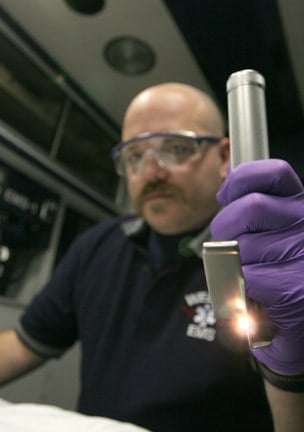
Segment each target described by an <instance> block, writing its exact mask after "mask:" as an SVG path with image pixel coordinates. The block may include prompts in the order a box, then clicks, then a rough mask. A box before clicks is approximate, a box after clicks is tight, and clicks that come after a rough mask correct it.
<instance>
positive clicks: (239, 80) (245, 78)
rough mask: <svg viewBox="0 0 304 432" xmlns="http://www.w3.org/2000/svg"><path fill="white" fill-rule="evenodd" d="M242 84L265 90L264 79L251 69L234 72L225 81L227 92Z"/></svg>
mask: <svg viewBox="0 0 304 432" xmlns="http://www.w3.org/2000/svg"><path fill="white" fill-rule="evenodd" d="M244 84H252V85H257V86H259V87H262V88H265V79H264V77H263V75H261V74H260V73H259V72H257V71H255V70H253V69H244V70H241V71H238V72H234V73H233V74H231V75H230V77H229V78H228V80H227V83H226V89H227V92H229V91H230V90H232V89H233V88H235V87H239V86H241V85H244Z"/></svg>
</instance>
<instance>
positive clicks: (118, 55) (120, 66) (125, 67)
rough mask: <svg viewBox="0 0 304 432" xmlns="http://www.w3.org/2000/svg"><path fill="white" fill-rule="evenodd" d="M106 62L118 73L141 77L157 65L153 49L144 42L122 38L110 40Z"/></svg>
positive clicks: (105, 51)
mask: <svg viewBox="0 0 304 432" xmlns="http://www.w3.org/2000/svg"><path fill="white" fill-rule="evenodd" d="M104 57H105V59H106V61H107V62H108V63H109V64H110V65H111V66H112V67H113V68H114V69H115V70H117V71H119V72H121V73H123V74H126V75H140V74H143V73H145V72H147V71H149V70H150V69H152V67H153V66H154V64H155V55H154V52H153V50H152V48H151V47H150V46H149V45H148V44H147V43H146V42H144V41H143V40H141V39H138V38H135V37H132V36H122V37H117V38H114V39H112V40H110V41H109V42H108V43H107V45H106V47H105V49H104Z"/></svg>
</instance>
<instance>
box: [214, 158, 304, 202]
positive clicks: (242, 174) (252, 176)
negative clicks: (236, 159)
mask: <svg viewBox="0 0 304 432" xmlns="http://www.w3.org/2000/svg"><path fill="white" fill-rule="evenodd" d="M303 190H304V187H303V185H302V182H301V180H300V179H299V177H298V176H297V174H296V173H295V171H294V170H293V169H292V167H291V166H290V165H289V163H288V162H286V161H283V160H280V159H265V160H258V161H251V162H245V163H242V164H240V165H239V166H237V167H236V168H235V169H234V170H232V171H231V172H230V173H229V175H228V176H227V178H226V180H225V182H224V183H223V185H222V187H221V188H220V190H219V192H218V194H217V199H218V202H219V203H220V204H221V205H222V206H226V205H227V204H229V203H231V202H232V201H234V200H236V199H237V198H239V197H241V196H243V195H246V194H248V193H251V192H261V193H268V194H270V195H278V196H289V195H296V194H298V193H299V192H301V191H303Z"/></svg>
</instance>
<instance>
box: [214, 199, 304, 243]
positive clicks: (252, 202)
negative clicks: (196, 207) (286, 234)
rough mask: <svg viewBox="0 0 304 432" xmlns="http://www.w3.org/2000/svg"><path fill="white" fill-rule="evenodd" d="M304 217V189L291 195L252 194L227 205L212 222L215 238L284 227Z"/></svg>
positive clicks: (233, 238) (234, 236)
mask: <svg viewBox="0 0 304 432" xmlns="http://www.w3.org/2000/svg"><path fill="white" fill-rule="evenodd" d="M303 218H304V192H302V193H300V194H298V195H296V196H291V197H277V196H272V195H265V194H261V193H250V194H248V195H245V196H243V197H241V198H239V199H237V200H236V201H233V202H232V203H231V204H229V205H227V206H226V207H224V208H223V209H222V210H221V211H220V212H219V213H218V214H217V215H216V216H215V217H214V219H213V221H212V223H211V234H212V238H213V240H221V241H223V240H237V239H238V237H239V236H241V235H243V234H246V233H258V232H267V231H275V230H280V229H284V228H286V227H290V226H291V225H293V224H295V223H297V222H299V221H300V220H302V219H303Z"/></svg>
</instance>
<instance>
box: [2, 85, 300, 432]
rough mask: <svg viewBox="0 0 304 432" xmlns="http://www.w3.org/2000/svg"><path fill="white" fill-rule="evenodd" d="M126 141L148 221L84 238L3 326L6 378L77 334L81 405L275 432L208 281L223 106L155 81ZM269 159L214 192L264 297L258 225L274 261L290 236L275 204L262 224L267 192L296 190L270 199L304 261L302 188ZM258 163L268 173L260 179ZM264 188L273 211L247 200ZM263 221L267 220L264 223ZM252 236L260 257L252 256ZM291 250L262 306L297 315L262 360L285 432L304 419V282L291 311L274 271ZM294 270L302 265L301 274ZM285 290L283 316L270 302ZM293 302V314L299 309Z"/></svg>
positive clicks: (134, 110)
mask: <svg viewBox="0 0 304 432" xmlns="http://www.w3.org/2000/svg"><path fill="white" fill-rule="evenodd" d="M122 138H123V142H122V143H121V144H119V145H118V146H117V147H116V148H115V149H114V150H113V158H114V161H115V164H116V167H117V171H118V172H119V174H120V175H124V176H126V180H127V185H128V190H129V194H130V198H131V201H132V203H133V206H134V209H135V212H136V213H137V215H138V216H140V218H136V217H135V216H126V217H121V218H118V219H116V220H113V221H108V222H106V223H103V224H100V225H98V226H97V227H93V228H92V229H90V230H89V231H88V232H87V233H86V234H84V235H82V236H80V238H79V239H77V240H76V241H75V243H74V245H73V246H72V248H71V249H70V251H69V252H68V254H67V255H66V257H65V258H64V259H63V261H62V262H61V264H60V265H59V266H58V268H57V269H56V271H55V272H54V275H53V277H52V280H51V281H50V283H49V284H48V285H47V286H46V287H45V288H44V290H43V291H42V292H41V293H40V294H39V295H38V296H37V298H36V299H35V300H34V302H33V303H32V304H31V305H30V306H29V308H28V310H27V311H26V313H25V314H24V316H23V317H22V318H21V321H20V325H19V326H18V329H17V331H14V330H10V331H7V332H4V333H2V335H1V339H0V380H1V381H2V382H4V381H6V380H9V379H11V378H12V377H14V376H16V375H18V374H21V373H23V372H25V371H27V370H29V369H31V368H34V367H37V366H38V365H39V364H41V363H42V362H43V361H44V360H45V359H47V358H48V357H51V356H56V355H60V354H61V353H62V352H64V351H65V350H66V349H67V348H68V347H70V346H71V345H72V344H73V343H74V342H75V341H76V340H77V339H80V341H81V346H82V354H83V357H82V367H81V382H82V389H81V395H80V399H79V410H80V411H81V412H84V413H87V414H92V415H102V416H106V417H112V418H116V419H119V420H127V421H130V422H133V423H136V424H138V425H142V426H144V427H146V428H148V429H150V430H152V431H160V432H166V431H168V432H169V431H172V432H173V431H174V432H179V431H187V432H188V431H190V430H204V431H215V430H216V431H217V432H220V431H224V430H225V431H227V430H233V431H243V430H246V431H255V430H256V429H257V428H258V429H259V430H260V431H261V432H262V431H271V430H272V421H271V418H270V414H269V409H268V404H267V400H266V397H265V393H264V388H263V383H262V378H261V377H260V374H259V373H258V372H255V370H254V368H253V366H252V364H251V363H252V359H253V358H254V357H253V356H252V354H251V353H250V352H249V350H248V347H247V346H246V343H244V341H241V340H240V338H239V337H238V336H236V335H234V334H233V332H232V331H231V330H230V329H227V328H226V327H225V326H224V327H222V326H220V325H217V323H216V322H215V318H214V315H213V313H212V310H211V307H210V300H209V297H208V291H207V287H206V282H205V279H204V276H203V269H202V262H201V257H200V255H201V244H202V242H203V241H204V240H207V239H209V238H210V234H209V230H208V225H209V223H210V221H211V220H212V219H213V218H214V216H215V214H216V213H217V212H218V211H219V208H220V207H219V206H220V205H219V204H218V202H217V200H216V192H217V190H218V189H219V188H220V186H221V184H222V183H223V181H224V179H225V177H226V173H227V169H228V165H229V143H228V139H227V138H225V137H224V126H223V121H222V117H221V115H220V112H219V110H218V109H217V107H216V106H215V104H214V103H213V102H212V100H211V99H210V98H209V97H208V96H207V95H205V94H204V93H202V92H200V91H198V90H197V89H195V88H193V87H191V86H187V85H183V84H177V83H168V84H162V85H157V86H154V87H151V88H149V89H146V90H145V91H143V92H142V93H140V94H139V95H138V96H137V97H136V98H135V99H134V100H133V101H132V102H131V104H130V106H129V107H128V110H127V112H126V116H125V119H124V123H123V130H122ZM264 162H265V161H264ZM266 162H267V163H269V161H266ZM273 164H274V166H272V165H271V166H269V165H267V166H265V163H263V161H259V162H258V168H256V165H254V168H252V164H249V167H247V166H245V168H244V166H240V169H236V170H234V171H233V172H232V173H231V174H230V175H229V176H228V179H227V180H226V181H225V184H224V188H222V189H221V192H220V194H219V199H220V202H221V204H224V205H225V206H226V208H224V210H222V211H220V212H219V213H218V215H217V216H216V217H215V219H214V221H213V224H212V230H213V234H214V237H215V238H216V239H219V240H221V239H225V238H226V237H227V236H228V239H237V240H239V241H240V245H241V254H242V253H244V254H245V258H246V259H245V262H246V268H245V269H244V270H245V272H246V274H247V275H248V279H249V287H250V290H251V295H252V297H253V298H255V299H257V300H258V299H260V297H263V296H262V294H261V293H259V292H257V290H256V289H255V287H256V286H257V287H258V288H259V287H260V286H261V285H262V283H261V278H260V277H259V274H260V273H261V270H260V268H259V267H258V268H257V271H254V269H253V270H252V266H251V264H253V265H255V263H256V262H257V263H259V262H260V261H263V260H264V258H265V256H264V255H263V250H264V249H262V250H259V249H255V248H254V242H255V241H256V240H255V239H256V237H258V240H259V241H261V238H262V240H263V238H264V237H263V235H264V233H263V230H264V231H266V236H267V233H268V231H270V232H271V234H272V235H273V236H274V237H273V238H271V242H270V244H268V243H267V242H265V241H264V246H265V244H266V243H267V244H266V251H267V252H265V254H266V258H265V259H268V257H269V256H271V253H272V250H271V244H272V243H273V244H274V245H275V247H276V245H277V244H278V245H279V246H280V245H281V244H282V242H281V241H280V240H281V234H280V232H281V231H280V230H279V233H277V231H275V232H273V231H272V230H273V229H272V225H271V224H272V223H273V225H274V226H275V223H274V222H273V221H274V220H275V217H276V212H277V211H278V209H276V211H275V212H274V214H271V220H270V222H268V218H267V214H268V213H271V209H272V207H273V205H274V204H273V203H272V195H269V197H268V195H267V193H268V190H269V194H272V192H274V195H280V189H281V188H280V186H282V184H283V185H284V184H288V187H287V188H286V187H285V188H283V190H284V193H283V196H282V197H278V198H275V203H276V206H277V207H280V203H282V202H283V201H284V199H285V198H286V199H287V200H289V211H288V216H289V219H288V217H287V218H285V219H284V215H283V216H282V217H281V218H280V221H281V222H280V224H281V225H280V224H279V225H280V229H281V230H282V229H283V227H284V228H285V225H286V226H287V228H288V229H287V231H286V233H285V238H286V236H288V233H289V232H290V233H291V240H290V246H289V247H288V250H289V254H290V256H289V258H290V259H291V258H294V256H296V260H297V262H300V263H302V266H303V260H302V258H301V253H300V251H301V246H300V243H299V241H300V239H301V235H300V234H299V232H297V236H293V228H292V227H293V226H294V225H297V224H296V222H297V221H301V219H302V218H303V216H304V208H303V206H302V202H304V200H303V196H301V193H302V192H303V190H302V189H303V188H302V186H301V185H300V182H299V181H298V179H297V177H296V176H295V174H294V173H293V171H292V170H291V169H290V170H289V169H288V168H286V166H285V165H284V163H283V166H284V167H285V168H284V169H283V170H281V169H280V170H279V173H278V175H276V173H277V165H278V164H279V166H281V165H280V162H279V163H278V162H273ZM259 167H261V169H260V176H259V181H258V182H255V179H256V172H255V171H256V169H257V170H258V171H259ZM247 172H248V176H247V175H246V173H247ZM274 177H275V178H274ZM271 179H272V180H273V181H271ZM280 182H281V183H282V184H281V183H280ZM246 188H247V189H246ZM301 188H302V189H301ZM246 190H247V192H246ZM248 193H249V194H248ZM260 196H262V197H264V196H266V198H267V199H270V201H271V203H270V204H269V203H268V201H267V200H266V204H265V205H264V206H262V208H263V211H265V213H266V214H265V215H264V219H263V215H261V213H262V211H261V208H260V207H259V205H258V204H257V205H256V208H254V206H252V205H251V204H250V203H251V201H253V203H259V202H260V201H261V200H259V199H258V198H257V197H260ZM294 196H297V198H296V199H294V198H293V197H294ZM252 198H253V199H252ZM284 202H285V201H284ZM249 204H250V206H251V208H252V211H255V212H256V214H257V216H258V221H259V226H258V230H256V231H259V232H258V234H257V236H256V235H255V234H253V235H251V236H250V234H251V232H249V231H250V230H249V228H248V226H251V225H253V224H254V218H253V220H252V221H250V222H251V225H250V224H248V223H247V222H248V218H249V217H250V215H249V214H248V211H247V208H248V205H249ZM281 207H282V205H281ZM283 207H285V208H286V206H283ZM281 213H283V214H284V209H282V210H281ZM250 214H251V213H250ZM240 218H241V219H240ZM226 220H228V221H229V222H230V224H231V227H230V226H229V224H228V227H227V224H226ZM265 220H266V221H267V223H268V226H267V227H266V228H265V229H264V228H263V229H262V226H263V227H264V225H265V223H264V222H263V221H265ZM241 222H242V223H241ZM289 222H292V223H291V224H290V223H289ZM263 223H264V225H263ZM267 223H266V225H267ZM237 228H238V229H237ZM288 230H289V231H288ZM253 231H254V230H253ZM302 231H303V230H302ZM284 232H285V231H284ZM278 238H279V241H277V240H278ZM250 242H251V245H253V248H254V253H255V255H256V256H254V257H253V259H251V258H252V257H251V255H250V250H251V247H250ZM302 243H303V241H302ZM279 246H278V247H279ZM278 247H277V248H276V249H275V251H276V252H277V249H278ZM248 250H249V252H248ZM282 255H283V254H282V253H281V252H279V253H278V255H275V254H274V255H273V256H274V260H271V259H270V270H271V282H272V285H275V288H276V289H277V290H278V292H277V291H276V292H274V293H273V295H272V301H271V302H270V303H269V302H268V300H267V298H266V299H265V298H263V299H262V300H263V301H262V303H263V304H264V305H265V306H266V307H267V312H269V315H270V318H271V319H273V320H274V322H275V324H276V325H277V326H278V328H279V327H280V324H281V323H282V325H283V327H284V325H286V317H289V316H290V317H292V318H291V319H292V325H287V327H288V330H289V331H287V330H286V333H284V332H283V333H284V335H282V332H279V331H278V332H277V334H278V337H277V338H274V339H273V344H272V345H273V349H274V351H273V353H274V355H272V354H273V353H272V351H271V350H272V348H270V354H269V351H267V349H265V350H264V349H262V350H261V352H260V353H259V354H255V353H253V354H254V356H255V357H257V358H258V359H259V360H260V362H258V364H262V365H263V366H262V369H263V373H264V374H265V375H267V373H268V372H270V373H272V374H273V376H272V378H269V373H268V377H267V379H268V380H270V381H271V382H272V384H270V383H268V384H266V386H267V394H268V398H269V401H270V404H271V407H272V412H273V414H274V420H275V424H276V431H277V432H283V431H286V430H287V427H288V428H289V430H292V431H293V432H298V431H300V430H301V428H302V424H303V423H302V421H303V409H302V407H303V394H302V393H301V392H302V391H303V388H302V387H301V380H302V377H301V375H299V374H301V373H303V369H304V353H303V348H299V347H298V345H299V343H300V342H303V336H302V333H303V332H301V331H300V330H299V328H300V329H301V325H302V329H303V324H301V323H303V318H302V315H301V312H303V310H304V306H303V301H302V300H301V295H302V294H303V290H304V287H303V285H301V284H300V282H299V280H297V284H296V287H297V291H296V293H297V294H298V296H297V297H296V296H295V297H294V302H295V303H294V304H292V305H291V303H292V301H293V300H292V295H291V294H290V295H289V296H287V295H285V294H286V293H285V292H283V290H284V289H285V286H286V284H285V283H284V281H285V279H284V278H286V276H285V273H286V272H285V273H284V274H282V275H281V274H280V273H279V272H278V270H277V269H276V270H275V271H273V269H272V267H271V266H273V265H276V264H278V265H280V257H281V256H282ZM264 270H265V269H264ZM293 270H295V274H297V275H298V274H299V273H301V271H300V270H299V268H296V269H293ZM219 271H220V269H219ZM287 272H288V264H287ZM290 279H291V280H293V276H291V275H290ZM252 281H253V282H252ZM282 281H283V284H282V287H281V282H282ZM280 293H283V294H284V298H283V299H281V298H279V294H280ZM259 296H260V297H259ZM270 297H271V296H270ZM277 298H279V306H281V309H282V310H283V313H282V312H280V307H279V308H275V307H274V305H275V306H276V302H277ZM302 299H303V295H302ZM282 305H283V306H284V307H282ZM272 307H273V309H272ZM290 310H295V311H296V316H295V317H294V316H293V314H291V313H290ZM284 319H285V321H284ZM290 327H291V330H290V329H289V328H290ZM278 338H279V341H278ZM295 339H296V341H295ZM287 341H288V342H287ZM280 343H281V345H280ZM300 345H301V344H300ZM302 345H303V344H302ZM284 347H287V348H286V349H288V354H284ZM263 356H264V357H263ZM277 357H278V358H277ZM283 357H284V361H283ZM294 359H296V363H294ZM277 360H278V362H279V365H277ZM281 360H282V362H281V363H280V361H281ZM290 365H292V367H290V369H289V366H290ZM295 365H296V366H295ZM267 366H268V367H267ZM277 372H279V374H277ZM286 375H287V376H288V377H287V379H286V380H285V378H286ZM278 376H279V380H280V378H281V379H282V380H283V381H284V380H285V381H287V382H288V383H289V382H290V381H291V382H292V384H290V386H289V387H288V391H286V390H282V389H281V388H280V387H282V386H281V384H280V383H279V385H278V386H277V382H276V379H277V377H278ZM298 378H299V379H298ZM285 381H284V382H285ZM298 381H299V382H300V383H298ZM283 387H284V384H283ZM294 389H295V390H294ZM299 391H300V393H299ZM278 407H279V408H278Z"/></svg>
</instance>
